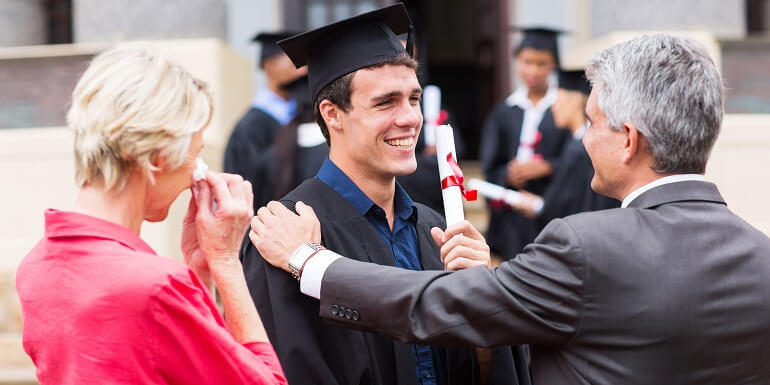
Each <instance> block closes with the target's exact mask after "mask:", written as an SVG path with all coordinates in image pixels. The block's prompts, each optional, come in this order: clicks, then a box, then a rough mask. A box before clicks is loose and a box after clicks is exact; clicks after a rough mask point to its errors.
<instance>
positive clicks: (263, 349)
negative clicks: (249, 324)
mask: <svg viewBox="0 0 770 385" xmlns="http://www.w3.org/2000/svg"><path fill="white" fill-rule="evenodd" d="M45 221H46V225H45V236H44V238H43V239H42V240H41V241H40V242H39V243H38V244H37V245H36V246H35V248H34V249H32V251H30V253H29V254H28V255H27V256H26V257H25V258H24V261H22V263H21V265H20V266H19V269H18V271H17V275H16V288H17V290H18V293H19V297H20V299H21V306H22V313H23V316H24V330H23V339H24V350H25V351H26V352H27V354H29V355H30V357H32V361H34V362H35V365H36V366H37V377H38V379H39V380H40V382H41V384H78V385H82V384H108V383H109V384H285V383H286V379H285V378H284V375H283V371H282V369H281V366H280V364H279V362H278V358H277V357H276V355H275V351H274V350H273V348H272V346H271V345H270V344H269V343H265V342H254V343H248V344H245V345H241V344H239V343H238V342H236V341H235V339H233V337H232V336H231V335H230V333H228V331H227V329H226V326H225V323H224V321H223V319H222V316H221V315H220V314H219V311H218V310H217V308H216V306H215V304H214V301H213V300H212V299H211V297H210V295H209V293H208V291H207V290H206V289H205V288H204V287H203V285H202V284H201V282H200V280H199V279H198V276H197V275H196V274H195V273H194V272H193V271H192V270H191V269H190V268H189V267H187V266H186V265H184V264H182V263H180V262H179V261H176V260H174V259H171V258H163V257H159V256H157V255H156V254H155V252H154V251H153V250H152V249H151V248H150V247H149V246H148V245H147V244H146V243H144V242H143V241H142V240H141V239H140V238H139V237H138V236H137V234H136V233H134V232H132V231H131V230H129V229H127V228H125V227H122V226H120V225H117V224H115V223H112V222H108V221H105V220H101V219H98V218H94V217H90V216H88V215H83V214H78V213H74V212H64V211H57V210H48V211H46V213H45Z"/></svg>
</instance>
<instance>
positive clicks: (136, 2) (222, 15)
mask: <svg viewBox="0 0 770 385" xmlns="http://www.w3.org/2000/svg"><path fill="white" fill-rule="evenodd" d="M72 6H73V9H72V12H73V32H74V40H75V42H78V43H81V42H97V41H121V40H139V39H148V40H150V39H176V38H204V37H216V38H220V39H222V40H225V39H226V37H227V16H226V14H227V12H226V4H225V0H163V1H158V0H110V1H104V0H73V2H72Z"/></svg>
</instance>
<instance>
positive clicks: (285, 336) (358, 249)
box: [242, 4, 517, 385]
mask: <svg viewBox="0 0 770 385" xmlns="http://www.w3.org/2000/svg"><path fill="white" fill-rule="evenodd" d="M408 29H409V19H408V17H407V15H406V12H405V10H404V8H403V5H401V4H396V5H392V6H389V7H386V8H383V9H380V10H377V11H372V12H369V13H366V14H363V15H359V16H356V17H353V18H350V19H346V20H343V21H340V22H337V23H334V24H331V25H328V26H325V27H322V28H320V29H317V30H314V31H310V32H307V33H304V34H301V35H298V36H295V37H293V38H290V39H288V40H284V41H282V42H280V43H279V44H280V46H281V47H282V48H283V49H284V50H285V51H286V52H287V53H288V55H289V57H291V58H292V60H293V62H294V63H295V64H296V65H297V66H298V67H300V66H303V65H308V67H309V68H308V71H309V79H310V92H311V95H312V99H313V100H314V106H315V108H314V111H315V116H316V121H317V122H318V124H319V125H320V126H321V128H322V131H323V134H324V136H325V137H326V139H327V141H328V142H329V144H330V151H329V158H328V159H327V160H326V161H325V162H324V164H323V165H322V167H321V169H320V170H319V172H318V174H317V175H316V177H315V178H313V179H310V180H307V181H305V182H304V183H303V184H302V185H300V186H299V187H297V188H296V189H295V190H293V191H292V192H290V193H289V194H288V195H287V196H286V197H285V198H284V199H283V202H284V204H286V205H287V206H291V207H293V206H294V203H295V202H299V201H301V202H304V203H307V204H311V205H313V207H315V210H316V213H317V215H318V216H319V218H320V220H321V223H322V227H321V234H320V236H319V237H318V239H317V241H322V242H323V244H324V245H325V246H326V247H328V248H330V249H332V250H337V251H338V252H341V253H346V254H348V255H354V256H355V258H358V259H360V260H362V261H367V262H373V263H377V264H381V265H388V266H397V267H401V268H404V269H411V270H441V269H442V268H443V265H442V262H441V260H440V256H439V249H438V247H437V245H436V244H435V242H434V241H433V240H432V238H431V235H430V229H431V227H434V226H438V227H442V228H443V227H444V221H443V219H442V218H441V216H440V215H439V214H438V213H436V212H435V211H433V210H430V209H428V208H427V207H426V206H423V205H421V204H419V203H414V202H413V201H412V200H411V199H410V197H409V195H408V194H406V193H405V191H404V190H403V189H402V188H401V187H400V186H399V185H398V184H397V183H396V181H395V177H396V176H397V175H404V174H408V173H411V172H414V170H415V167H416V163H415V154H414V147H415V143H416V141H417V136H418V135H419V132H420V128H421V125H422V115H421V112H420V96H421V92H422V89H421V87H420V84H419V82H418V80H417V76H416V69H417V65H416V62H415V61H414V59H413V58H412V57H411V56H410V55H409V54H407V50H405V48H404V47H403V46H402V45H401V44H400V42H399V41H398V39H397V38H396V35H395V34H399V33H406V32H407V31H408ZM271 204H272V205H280V204H279V203H276V202H272V203H271ZM282 207H283V206H282ZM297 207H298V208H299V207H304V206H302V204H301V203H297ZM260 210H262V211H264V210H270V208H269V207H262V208H260ZM242 260H243V265H244V270H245V274H246V279H247V282H248V284H249V290H250V292H251V294H252V297H253V299H254V302H255V304H256V306H257V309H258V310H259V313H260V314H261V316H262V317H263V320H264V323H265V328H266V330H267V332H268V335H269V337H270V341H271V342H272V343H273V346H274V347H275V349H276V353H277V354H278V357H279V359H280V361H281V365H282V366H283V368H284V371H285V373H286V375H287V379H288V380H289V383H291V384H292V385H311V384H312V385H326V384H381V385H390V384H414V385H433V384H437V385H440V384H457V385H461V384H474V383H480V381H479V380H480V378H479V377H480V375H479V367H478V362H477V360H476V358H475V352H474V350H473V349H468V348H465V349H446V348H431V347H426V346H419V345H407V344H403V343H400V342H397V341H394V340H392V339H391V338H388V337H384V336H380V335H376V334H372V333H365V332H358V331H351V330H346V329H343V328H337V327H334V326H330V325H328V324H327V323H326V322H325V321H323V320H322V319H321V318H320V317H319V315H318V301H316V300H314V299H312V298H309V297H306V296H303V295H302V294H300V293H299V292H298V291H297V289H296V286H297V281H296V280H294V279H293V278H292V277H291V276H289V275H287V274H285V273H284V272H283V271H281V270H279V269H276V268H274V267H272V266H270V265H269V264H267V263H266V262H265V261H264V260H263V258H262V257H261V256H260V255H259V254H258V252H257V251H256V249H255V248H254V247H253V245H251V243H250V242H249V239H248V238H247V239H246V240H245V242H244V248H243V250H242ZM479 263H488V259H486V260H484V261H481V262H479ZM382 295H388V293H382ZM334 312H335V315H336V316H339V317H347V318H351V319H355V318H358V317H359V315H358V314H357V313H356V312H353V311H351V310H350V309H345V308H337V309H335V310H334ZM493 358H494V360H495V361H494V366H495V367H493V368H492V369H491V370H494V371H496V373H495V374H496V375H498V372H500V375H499V377H501V378H505V379H506V380H507V381H508V382H507V383H517V382H515V381H516V378H515V376H514V373H513V367H512V360H511V357H510V354H507V355H506V354H505V352H504V351H503V350H501V351H500V352H499V354H494V353H493ZM498 364H499V365H498ZM503 365H505V366H504V367H503ZM503 370H505V371H506V372H504V373H502V372H503Z"/></svg>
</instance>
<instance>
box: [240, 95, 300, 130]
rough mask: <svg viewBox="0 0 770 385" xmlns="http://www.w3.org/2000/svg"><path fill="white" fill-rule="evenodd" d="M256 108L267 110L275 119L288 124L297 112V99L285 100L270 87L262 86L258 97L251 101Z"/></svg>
mask: <svg viewBox="0 0 770 385" xmlns="http://www.w3.org/2000/svg"><path fill="white" fill-rule="evenodd" d="M251 105H252V106H253V107H254V108H259V109H260V110H262V111H265V112H266V113H267V114H268V115H270V116H272V117H273V119H275V120H276V121H278V123H281V124H282V125H284V126H285V125H287V124H289V122H291V120H292V119H294V115H296V114H297V101H296V100H294V99H289V100H283V98H282V97H280V96H278V95H276V94H275V92H273V91H270V89H269V88H266V87H265V88H262V89H260V90H259V92H258V93H257V97H256V98H254V101H253V102H252V103H251Z"/></svg>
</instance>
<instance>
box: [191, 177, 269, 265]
mask: <svg viewBox="0 0 770 385" xmlns="http://www.w3.org/2000/svg"><path fill="white" fill-rule="evenodd" d="M194 187H195V188H196V189H197V190H198V191H197V193H196V194H194V200H195V202H191V203H190V208H189V209H188V213H187V216H186V218H185V228H184V231H183V237H182V239H183V242H182V250H183V252H184V254H185V260H186V261H187V262H188V264H190V265H191V266H197V267H202V266H203V263H204V261H205V264H206V266H207V267H208V269H209V270H213V269H215V268H220V267H227V266H230V265H232V264H234V263H239V261H238V252H239V250H240V247H241V242H242V240H243V236H244V234H246V229H248V227H249V221H250V220H251V217H252V215H253V213H254V209H253V206H252V205H253V199H254V196H253V193H252V190H251V183H249V182H248V181H244V180H243V178H241V177H240V176H238V175H233V174H218V173H214V172H211V171H208V172H206V179H205V180H203V181H199V182H196V184H195V186H194ZM214 202H215V204H214ZM193 208H194V210H193ZM193 211H194V212H193ZM192 218H194V221H192V222H193V223H194V229H195V231H194V235H193V232H192V231H191V230H192V227H193V224H191V223H190V222H191V220H192ZM201 259H203V260H204V261H202V260H201ZM193 268H195V267H193Z"/></svg>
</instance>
